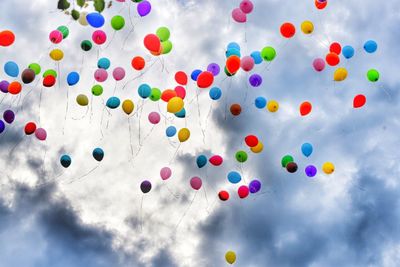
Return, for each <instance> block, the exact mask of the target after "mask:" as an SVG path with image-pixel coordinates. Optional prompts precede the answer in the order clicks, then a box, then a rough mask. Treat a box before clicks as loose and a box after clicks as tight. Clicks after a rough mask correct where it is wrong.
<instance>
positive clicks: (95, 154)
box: [92, 147, 104, 161]
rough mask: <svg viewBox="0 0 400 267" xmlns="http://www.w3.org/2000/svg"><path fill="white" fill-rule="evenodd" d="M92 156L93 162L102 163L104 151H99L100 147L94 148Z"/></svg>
mask: <svg viewBox="0 0 400 267" xmlns="http://www.w3.org/2000/svg"><path fill="white" fill-rule="evenodd" d="M92 156H93V158H94V159H95V160H97V161H102V160H103V158H104V151H103V149H101V148H100V147H96V148H95V149H94V150H93V152H92Z"/></svg>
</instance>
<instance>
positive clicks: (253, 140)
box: [244, 135, 259, 147]
mask: <svg viewBox="0 0 400 267" xmlns="http://www.w3.org/2000/svg"><path fill="white" fill-rule="evenodd" d="M244 141H245V142H246V145H248V146H249V147H255V146H256V145H258V142H259V141H258V138H257V136H255V135H248V136H246V138H245V139H244Z"/></svg>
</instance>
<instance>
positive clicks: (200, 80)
mask: <svg viewBox="0 0 400 267" xmlns="http://www.w3.org/2000/svg"><path fill="white" fill-rule="evenodd" d="M213 82H214V76H213V74H212V73H211V72H209V71H203V72H202V73H201V74H200V75H199V76H198V77H197V86H198V87H199V88H208V87H210V86H211V85H212V84H213Z"/></svg>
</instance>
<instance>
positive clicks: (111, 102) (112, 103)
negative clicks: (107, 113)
mask: <svg viewBox="0 0 400 267" xmlns="http://www.w3.org/2000/svg"><path fill="white" fill-rule="evenodd" d="M120 104H121V100H119V98H118V97H116V96H112V97H110V98H109V99H108V100H107V103H106V106H107V107H109V108H111V109H115V108H117V107H119V105H120Z"/></svg>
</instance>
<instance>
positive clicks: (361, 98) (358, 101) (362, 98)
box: [353, 94, 367, 108]
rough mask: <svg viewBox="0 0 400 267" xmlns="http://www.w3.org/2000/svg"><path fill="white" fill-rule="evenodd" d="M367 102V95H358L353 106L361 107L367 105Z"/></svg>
mask: <svg viewBox="0 0 400 267" xmlns="http://www.w3.org/2000/svg"><path fill="white" fill-rule="evenodd" d="M366 102H367V98H366V97H365V95H361V94H360V95H356V96H355V97H354V99H353V107H354V108H361V107H363V106H364V105H365V103H366Z"/></svg>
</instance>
